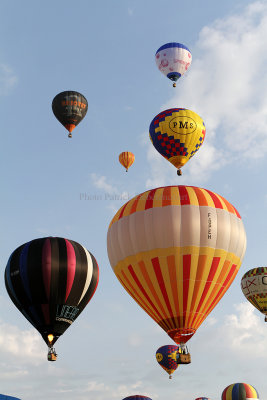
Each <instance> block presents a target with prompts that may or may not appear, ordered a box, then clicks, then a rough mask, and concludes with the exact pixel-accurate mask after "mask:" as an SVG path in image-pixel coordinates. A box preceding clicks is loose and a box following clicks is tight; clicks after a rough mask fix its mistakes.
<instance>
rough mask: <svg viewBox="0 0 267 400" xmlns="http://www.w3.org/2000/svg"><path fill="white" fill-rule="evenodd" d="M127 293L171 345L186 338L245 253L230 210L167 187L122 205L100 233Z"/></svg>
mask: <svg viewBox="0 0 267 400" xmlns="http://www.w3.org/2000/svg"><path fill="white" fill-rule="evenodd" d="M107 249H108V256H109V260H110V264H111V266H112V268H113V270H114V272H115V274H116V276H117V278H118V279H119V281H120V282H121V284H122V285H123V287H124V288H125V289H126V290H127V291H128V293H129V294H130V295H131V296H132V297H133V298H134V300H135V301H136V302H137V303H138V304H139V305H140V306H141V307H142V308H143V309H144V310H145V311H146V313H147V314H148V315H149V316H150V317H151V318H153V319H154V320H155V321H156V322H157V323H158V324H159V325H160V326H161V327H162V329H164V330H165V331H166V332H167V333H168V335H169V336H170V337H171V338H172V339H173V340H174V341H175V342H176V343H181V342H186V341H187V340H188V339H190V338H191V337H192V335H193V334H194V333H195V332H196V330H197V329H198V328H199V326H200V325H201V324H202V322H203V321H204V319H205V318H206V317H207V315H208V314H209V313H210V312H211V311H212V310H213V308H214V307H215V306H216V304H217V303H218V301H220V299H221V298H222V297H223V295H224V294H225V292H226V291H227V289H228V288H229V287H230V285H231V283H232V282H233V280H234V278H235V276H236V274H237V272H238V270H239V268H240V265H241V262H242V259H243V256H244V253H245V249H246V233H245V229H244V226H243V223H242V220H241V217H240V215H239V213H238V211H237V210H236V209H235V208H234V207H233V206H232V205H231V204H230V203H229V202H227V201H226V200H225V199H224V198H223V197H222V196H219V195H218V194H216V193H213V192H211V191H208V190H205V189H202V188H196V187H190V186H168V187H162V188H156V189H153V190H150V191H147V192H144V193H142V194H140V195H138V196H136V197H134V198H133V199H131V200H130V201H128V202H127V203H126V204H125V205H124V206H122V207H121V209H120V210H119V211H118V212H117V213H116V215H115V216H114V218H113V219H112V221H111V223H110V226H109V229H108V234H107Z"/></svg>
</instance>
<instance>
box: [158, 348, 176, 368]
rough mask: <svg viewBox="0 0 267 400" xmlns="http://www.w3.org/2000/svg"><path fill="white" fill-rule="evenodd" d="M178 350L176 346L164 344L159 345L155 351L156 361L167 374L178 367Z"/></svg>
mask: <svg viewBox="0 0 267 400" xmlns="http://www.w3.org/2000/svg"><path fill="white" fill-rule="evenodd" d="M178 350H179V347H178V346H174V345H166V346H161V347H160V348H159V349H158V350H157V352H156V360H157V362H158V363H159V365H160V366H161V367H162V368H163V369H164V370H165V371H166V372H167V373H168V374H169V375H171V374H173V372H174V371H175V370H176V369H177V368H178V364H177V361H176V357H177V351H178Z"/></svg>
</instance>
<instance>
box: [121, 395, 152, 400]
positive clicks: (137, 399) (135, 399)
mask: <svg viewBox="0 0 267 400" xmlns="http://www.w3.org/2000/svg"><path fill="white" fill-rule="evenodd" d="M123 400H151V398H150V397H147V396H143V395H141V394H135V395H133V396H128V397H124V399H123Z"/></svg>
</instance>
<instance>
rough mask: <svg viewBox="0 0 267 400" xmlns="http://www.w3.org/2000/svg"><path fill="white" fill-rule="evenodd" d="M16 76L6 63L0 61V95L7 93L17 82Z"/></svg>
mask: <svg viewBox="0 0 267 400" xmlns="http://www.w3.org/2000/svg"><path fill="white" fill-rule="evenodd" d="M17 81H18V78H17V76H16V75H15V73H14V72H13V70H12V69H11V68H10V67H9V66H8V65H6V64H3V63H0V95H6V94H8V93H9V92H10V91H11V90H12V89H13V87H14V86H15V85H16V84H17Z"/></svg>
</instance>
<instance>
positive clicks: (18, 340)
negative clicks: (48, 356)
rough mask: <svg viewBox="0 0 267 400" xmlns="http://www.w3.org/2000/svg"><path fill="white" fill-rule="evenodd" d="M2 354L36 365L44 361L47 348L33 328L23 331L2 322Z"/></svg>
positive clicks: (0, 351)
mask: <svg viewBox="0 0 267 400" xmlns="http://www.w3.org/2000/svg"><path fill="white" fill-rule="evenodd" d="M0 353H2V354H5V357H6V356H7V355H9V356H15V358H16V360H18V359H21V360H22V359H25V358H27V359H28V360H29V362H30V363H35V364H36V363H38V362H41V361H42V360H43V359H44V355H45V346H43V345H42V341H41V339H40V338H39V337H38V334H37V333H36V331H35V330H34V329H33V328H30V329H27V330H21V329H19V328H18V327H16V326H14V325H10V324H7V323H5V322H2V321H0Z"/></svg>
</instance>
